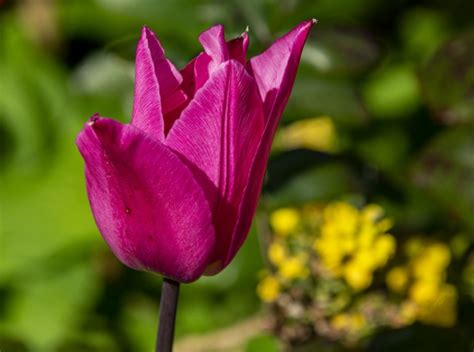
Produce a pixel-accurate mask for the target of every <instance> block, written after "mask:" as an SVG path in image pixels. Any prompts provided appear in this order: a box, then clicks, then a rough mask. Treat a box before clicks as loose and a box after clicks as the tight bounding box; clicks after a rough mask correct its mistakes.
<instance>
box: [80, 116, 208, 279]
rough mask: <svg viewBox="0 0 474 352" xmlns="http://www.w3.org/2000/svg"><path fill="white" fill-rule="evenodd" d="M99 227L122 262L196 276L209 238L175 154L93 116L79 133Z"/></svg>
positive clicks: (200, 202)
mask: <svg viewBox="0 0 474 352" xmlns="http://www.w3.org/2000/svg"><path fill="white" fill-rule="evenodd" d="M77 145H78V147H79V150H80V152H81V154H82V156H83V158H84V160H85V164H86V181H87V191H88V195H89V201H90V204H91V208H92V212H93V214H94V217H95V220H96V223H97V226H98V228H99V230H100V232H101V234H102V235H103V237H104V239H105V240H106V242H107V243H108V244H109V246H110V247H111V249H112V251H113V252H114V254H115V255H116V256H117V257H118V258H119V259H120V260H121V261H122V262H123V263H124V264H126V265H128V266H130V267H131V268H135V269H140V270H150V271H155V272H158V273H161V274H163V275H164V276H166V277H169V278H173V279H175V280H178V281H180V282H189V281H193V280H195V279H197V278H198V277H199V276H200V275H201V274H202V272H203V271H204V269H205V267H206V265H207V263H208V260H209V256H210V254H211V251H212V249H213V246H214V243H215V233H214V228H213V224H212V216H211V211H210V208H209V204H208V202H207V200H206V198H205V195H204V193H203V191H202V189H201V188H200V186H199V184H198V183H197V181H196V180H195V178H194V176H193V174H192V173H191V171H190V170H189V168H188V167H187V166H185V165H184V164H183V163H182V162H181V161H180V159H179V157H178V156H177V155H176V154H175V153H173V152H172V151H171V150H169V149H168V148H167V147H166V146H164V145H163V144H161V143H160V142H159V141H157V140H154V139H152V138H150V137H149V136H147V135H146V134H145V133H143V132H142V131H141V130H139V129H137V128H135V127H133V126H131V125H123V124H120V123H119V122H116V121H114V120H110V119H105V118H98V117H95V118H94V119H93V120H91V122H89V123H88V124H86V126H85V127H84V129H83V130H82V132H81V133H80V134H79V136H78V139H77Z"/></svg>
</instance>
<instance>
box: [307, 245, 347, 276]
mask: <svg viewBox="0 0 474 352" xmlns="http://www.w3.org/2000/svg"><path fill="white" fill-rule="evenodd" d="M314 250H315V251H316V253H318V254H319V256H320V257H321V260H322V262H323V264H324V266H325V267H326V269H328V270H329V271H330V272H332V273H333V274H334V275H339V274H340V265H341V263H342V259H343V258H344V252H343V251H342V248H341V247H340V246H339V243H338V242H337V241H336V240H327V239H317V240H316V241H315V243H314Z"/></svg>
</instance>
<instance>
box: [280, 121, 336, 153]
mask: <svg viewBox="0 0 474 352" xmlns="http://www.w3.org/2000/svg"><path fill="white" fill-rule="evenodd" d="M335 146H336V130H335V127H334V124H333V122H332V119H331V118H330V117H328V116H321V117H316V118H311V119H305V120H300V121H297V122H293V123H292V124H291V125H289V126H287V127H285V128H283V129H282V130H281V131H280V132H279V134H278V136H277V139H276V147H283V148H285V149H294V148H301V147H303V148H307V149H312V150H318V151H324V152H330V151H334V149H335Z"/></svg>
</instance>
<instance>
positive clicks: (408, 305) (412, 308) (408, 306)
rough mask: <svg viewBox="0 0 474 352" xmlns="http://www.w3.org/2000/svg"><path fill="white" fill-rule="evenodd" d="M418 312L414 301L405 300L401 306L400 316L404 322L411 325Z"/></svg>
mask: <svg viewBox="0 0 474 352" xmlns="http://www.w3.org/2000/svg"><path fill="white" fill-rule="evenodd" d="M417 314H418V308H417V305H416V304H415V303H414V302H412V301H405V302H403V303H402V304H401V306H400V318H401V320H402V323H403V324H406V325H409V324H412V323H414V322H415V320H416V317H417Z"/></svg>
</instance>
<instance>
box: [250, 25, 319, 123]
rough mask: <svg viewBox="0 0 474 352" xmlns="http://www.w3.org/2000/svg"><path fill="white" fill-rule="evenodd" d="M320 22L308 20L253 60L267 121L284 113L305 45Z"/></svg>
mask: <svg viewBox="0 0 474 352" xmlns="http://www.w3.org/2000/svg"><path fill="white" fill-rule="evenodd" d="M315 23H316V20H308V21H305V22H303V23H301V24H299V25H298V26H296V27H295V28H294V29H293V30H291V31H290V32H289V33H287V34H286V35H284V36H283V37H281V38H280V39H278V40H276V41H275V42H274V43H273V44H272V45H271V46H270V47H269V48H268V49H267V50H266V51H265V52H263V53H262V54H260V55H258V56H255V57H254V58H252V59H251V60H250V68H251V70H252V71H253V76H254V77H255V81H256V82H257V85H258V89H259V91H260V95H261V97H262V101H263V104H264V109H265V114H266V116H267V119H278V118H279V117H280V116H281V114H282V113H283V109H284V108H285V106H286V103H287V101H288V98H289V96H290V92H291V88H292V87H293V82H294V80H295V76H296V70H297V69H298V64H299V61H300V57H301V52H302V51H303V46H304V43H305V42H306V38H307V37H308V34H309V31H310V30H311V27H312V26H313V25H314V24H315Z"/></svg>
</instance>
